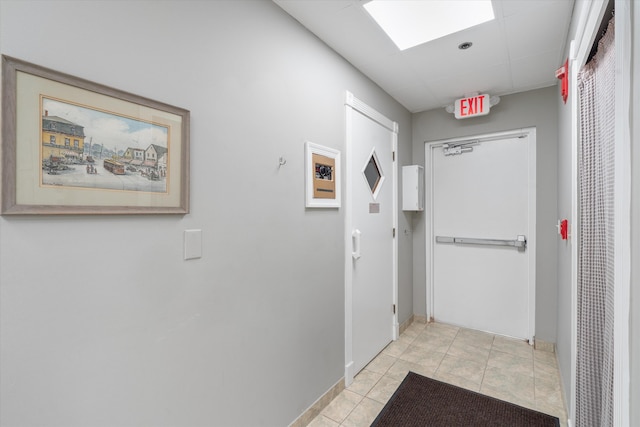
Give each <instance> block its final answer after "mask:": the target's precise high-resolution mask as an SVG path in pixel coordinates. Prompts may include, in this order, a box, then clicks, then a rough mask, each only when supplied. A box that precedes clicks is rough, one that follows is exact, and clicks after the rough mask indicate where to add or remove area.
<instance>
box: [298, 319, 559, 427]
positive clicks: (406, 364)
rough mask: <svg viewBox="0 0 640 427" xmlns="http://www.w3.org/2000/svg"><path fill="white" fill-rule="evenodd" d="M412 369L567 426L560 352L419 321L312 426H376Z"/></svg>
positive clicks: (382, 354)
mask: <svg viewBox="0 0 640 427" xmlns="http://www.w3.org/2000/svg"><path fill="white" fill-rule="evenodd" d="M409 371H413V372H416V373H419V374H421V375H424V376H427V377H431V378H435V379H437V380H440V381H444V382H448V383H450V384H454V385H457V386H459V387H464V388H467V389H469V390H473V391H475V392H480V393H483V394H487V395H490V396H493V397H496V398H498V399H502V400H506V401H509V402H512V403H515V404H517V405H520V406H524V407H527V408H531V409H535V410H538V411H541V412H545V413H547V414H551V415H554V416H556V417H558V418H559V419H560V425H561V426H563V427H564V426H566V425H567V417H566V415H565V409H564V403H563V399H562V392H561V386H560V376H559V372H558V367H557V363H556V357H555V354H554V353H551V352H546V351H540V350H534V349H533V348H532V347H531V346H530V345H529V344H527V343H525V342H523V341H518V340H513V339H508V338H504V337H501V336H496V335H491V334H487V333H484V332H477V331H473V330H469V329H464V328H458V327H454V326H449V325H445V324H441V323H428V324H425V323H421V322H414V323H412V324H411V325H410V326H409V327H408V328H407V329H406V330H405V331H404V332H403V333H402V335H401V336H400V338H399V339H398V340H397V341H394V342H392V343H391V344H389V346H387V348H385V349H384V350H383V351H382V352H381V353H380V354H379V355H378V356H377V357H376V358H375V359H374V360H373V361H372V362H371V363H369V365H367V366H366V367H365V368H364V369H363V370H362V371H361V372H360V373H359V374H358V375H357V376H356V377H355V379H354V381H353V383H352V384H351V385H350V386H349V387H347V388H346V389H345V390H344V391H342V393H340V394H339V395H338V396H337V397H336V398H335V399H334V400H333V401H332V402H331V403H330V404H329V405H328V406H327V407H326V408H325V409H324V410H323V411H322V412H321V413H320V415H318V416H317V417H316V418H315V419H314V420H313V421H311V423H310V424H309V427H337V426H343V427H364V426H367V427H368V426H370V425H371V423H372V422H373V420H374V419H375V418H376V416H377V415H378V413H379V412H380V410H381V409H382V408H383V407H384V405H385V404H386V403H387V401H388V400H389V398H390V397H391V395H392V394H393V392H394V391H395V390H396V388H397V387H398V386H399V385H400V383H401V382H402V379H403V378H404V377H405V375H406V374H407V372H409ZM399 427H400V426H399Z"/></svg>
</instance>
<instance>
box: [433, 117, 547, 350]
mask: <svg viewBox="0 0 640 427" xmlns="http://www.w3.org/2000/svg"><path fill="white" fill-rule="evenodd" d="M523 136H528V137H529V147H528V148H529V174H528V180H529V227H528V230H527V252H528V259H529V262H528V264H529V284H528V292H527V294H528V311H529V314H528V319H529V320H528V323H529V327H528V334H527V338H528V339H529V344H531V345H533V344H534V339H535V325H536V317H535V315H536V128H535V127H528V128H521V129H514V130H509V131H504V132H494V133H488V134H482V135H475V136H466V137H458V138H449V139H441V140H436V141H425V143H424V144H425V147H424V156H425V159H424V164H425V174H424V179H425V186H424V188H425V193H426V194H425V201H426V203H427V206H426V208H425V258H426V260H425V261H426V262H425V264H426V272H425V278H426V282H427V283H426V288H427V289H426V307H427V319H429V320H433V318H434V309H435V305H434V291H435V289H434V283H433V280H434V279H433V268H432V266H433V254H434V240H435V239H434V236H433V167H432V161H433V154H432V152H433V150H434V149H436V148H439V147H441V146H442V145H443V144H447V143H449V144H450V143H465V142H472V141H474V142H475V141H477V142H485V141H495V140H501V139H508V138H517V137H523Z"/></svg>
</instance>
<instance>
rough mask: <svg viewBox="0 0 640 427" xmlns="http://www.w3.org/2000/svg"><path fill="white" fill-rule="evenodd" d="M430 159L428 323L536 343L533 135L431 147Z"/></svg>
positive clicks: (503, 135)
mask: <svg viewBox="0 0 640 427" xmlns="http://www.w3.org/2000/svg"><path fill="white" fill-rule="evenodd" d="M426 158H427V159H426V160H427V163H425V164H426V165H428V166H429V171H430V173H428V183H427V191H429V192H430V198H429V200H430V201H431V203H430V207H429V213H430V223H431V224H430V225H431V226H430V227H427V229H428V231H427V242H428V244H427V252H428V254H427V258H428V259H427V265H428V266H429V267H428V268H429V270H430V271H428V272H427V277H428V279H430V282H431V283H430V284H431V286H430V288H431V289H430V290H431V292H427V295H428V298H429V297H431V298H430V300H431V301H427V307H429V308H430V311H431V312H430V316H432V317H433V318H434V320H435V321H438V322H443V323H449V324H453V325H457V326H461V327H466V328H470V329H476V330H481V331H486V332H491V333H495V334H499V335H504V336H509V337H514V338H521V339H527V340H532V339H533V335H534V325H535V316H534V311H535V188H536V187H535V129H533V128H531V129H525V130H520V131H517V132H507V133H501V134H492V135H486V136H480V137H477V138H473V139H458V140H447V141H439V142H435V143H427V144H426ZM428 288H429V286H428ZM428 291H429V289H428ZM531 342H533V341H531Z"/></svg>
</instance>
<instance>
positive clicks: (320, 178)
mask: <svg viewBox="0 0 640 427" xmlns="http://www.w3.org/2000/svg"><path fill="white" fill-rule="evenodd" d="M305 158H306V162H305V166H306V167H305V185H306V207H308V208H339V207H340V151H338V150H334V149H333V148H329V147H324V146H322V145H318V144H314V143H312V142H309V141H307V142H306V143H305Z"/></svg>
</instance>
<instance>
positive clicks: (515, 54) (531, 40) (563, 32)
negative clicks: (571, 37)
mask: <svg viewBox="0 0 640 427" xmlns="http://www.w3.org/2000/svg"><path fill="white" fill-rule="evenodd" d="M571 5H572V2H571V1H566V0H564V1H560V2H557V1H548V0H547V1H537V2H536V7H535V8H530V9H529V10H528V11H527V13H518V14H515V15H512V16H510V17H508V18H506V19H505V20H504V26H505V39H506V40H507V45H508V48H509V56H510V58H511V59H512V60H515V59H519V58H523V57H525V56H530V55H535V54H538V53H541V52H545V51H548V50H550V49H553V48H556V49H562V48H563V47H564V43H565V38H566V36H567V31H568V25H569V20H570V18H571V10H572V7H571Z"/></svg>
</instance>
